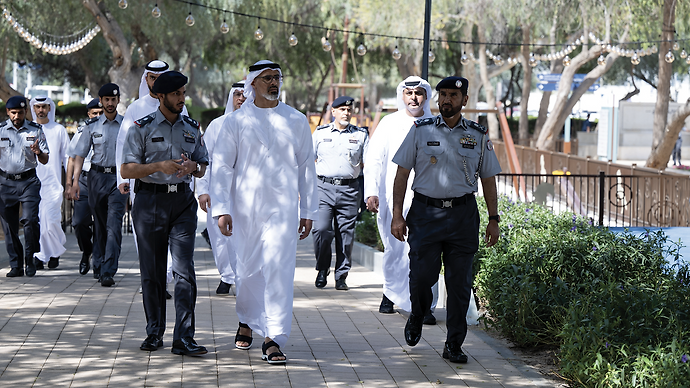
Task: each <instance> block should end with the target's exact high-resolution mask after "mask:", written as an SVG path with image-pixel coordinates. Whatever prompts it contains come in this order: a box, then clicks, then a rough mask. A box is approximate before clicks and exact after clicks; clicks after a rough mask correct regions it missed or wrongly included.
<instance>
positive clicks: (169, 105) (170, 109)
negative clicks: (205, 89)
mask: <svg viewBox="0 0 690 388" xmlns="http://www.w3.org/2000/svg"><path fill="white" fill-rule="evenodd" d="M163 105H165V107H166V108H168V110H169V111H170V112H172V113H175V114H180V113H182V109H177V108H175V105H173V104H171V103H169V102H168V100H167V99H165V100H163Z"/></svg>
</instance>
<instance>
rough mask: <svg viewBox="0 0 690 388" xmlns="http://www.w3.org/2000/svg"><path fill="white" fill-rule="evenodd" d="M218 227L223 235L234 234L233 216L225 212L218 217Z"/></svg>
mask: <svg viewBox="0 0 690 388" xmlns="http://www.w3.org/2000/svg"><path fill="white" fill-rule="evenodd" d="M218 228H220V233H222V234H223V236H232V217H231V216H230V214H223V215H222V216H220V217H218Z"/></svg>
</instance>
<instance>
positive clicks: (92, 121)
mask: <svg viewBox="0 0 690 388" xmlns="http://www.w3.org/2000/svg"><path fill="white" fill-rule="evenodd" d="M96 121H98V116H96V117H92V118H90V119H88V120H86V121H84V126H86V125H89V124H91V123H95V122H96Z"/></svg>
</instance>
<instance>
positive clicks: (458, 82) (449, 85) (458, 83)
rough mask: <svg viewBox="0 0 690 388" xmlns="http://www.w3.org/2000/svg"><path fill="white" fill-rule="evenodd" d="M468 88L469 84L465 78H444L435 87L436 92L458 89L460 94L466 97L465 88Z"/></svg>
mask: <svg viewBox="0 0 690 388" xmlns="http://www.w3.org/2000/svg"><path fill="white" fill-rule="evenodd" d="M468 86H469V82H468V81H467V79H466V78H462V77H446V78H444V79H442V80H441V82H439V83H438V84H437V85H436V90H437V91H439V90H441V89H460V91H461V92H462V94H464V95H467V87H468Z"/></svg>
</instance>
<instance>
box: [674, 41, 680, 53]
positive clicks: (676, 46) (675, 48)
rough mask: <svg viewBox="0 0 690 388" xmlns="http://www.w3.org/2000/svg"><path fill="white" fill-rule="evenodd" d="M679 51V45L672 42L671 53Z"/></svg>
mask: <svg viewBox="0 0 690 388" xmlns="http://www.w3.org/2000/svg"><path fill="white" fill-rule="evenodd" d="M678 50H680V44H679V43H678V42H673V51H678Z"/></svg>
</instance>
